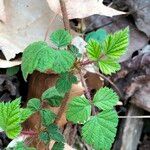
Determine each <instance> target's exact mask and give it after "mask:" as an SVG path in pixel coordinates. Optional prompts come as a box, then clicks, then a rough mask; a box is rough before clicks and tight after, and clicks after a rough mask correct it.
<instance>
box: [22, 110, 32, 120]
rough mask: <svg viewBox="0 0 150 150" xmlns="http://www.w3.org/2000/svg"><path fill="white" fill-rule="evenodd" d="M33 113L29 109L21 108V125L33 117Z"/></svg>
mask: <svg viewBox="0 0 150 150" xmlns="http://www.w3.org/2000/svg"><path fill="white" fill-rule="evenodd" d="M32 113H33V112H32V111H31V110H30V109H29V108H21V109H20V114H21V123H22V122H24V121H26V120H27V119H28V118H29V117H30V116H31V115H32Z"/></svg>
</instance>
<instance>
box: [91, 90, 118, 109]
mask: <svg viewBox="0 0 150 150" xmlns="http://www.w3.org/2000/svg"><path fill="white" fill-rule="evenodd" d="M118 100H119V97H118V95H117V94H116V93H115V92H114V91H113V90H112V89H109V88H107V87H104V88H101V89H100V90H98V91H97V92H96V94H95V96H94V99H93V102H94V105H95V106H97V107H98V108H99V109H102V110H110V109H112V108H113V106H115V105H116V104H117V102H118Z"/></svg>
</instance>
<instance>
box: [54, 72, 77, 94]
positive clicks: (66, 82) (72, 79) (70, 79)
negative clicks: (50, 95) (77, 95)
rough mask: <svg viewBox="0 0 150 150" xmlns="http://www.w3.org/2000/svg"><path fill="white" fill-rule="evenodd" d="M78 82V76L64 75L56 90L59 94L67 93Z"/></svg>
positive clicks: (58, 81) (61, 76)
mask: <svg viewBox="0 0 150 150" xmlns="http://www.w3.org/2000/svg"><path fill="white" fill-rule="evenodd" d="M76 82H77V78H76V76H74V75H73V74H71V73H68V72H66V73H63V74H61V75H60V78H59V79H58V80H57V82H56V89H57V90H58V92H59V93H66V92H68V91H69V90H70V89H71V86H72V84H74V83H76Z"/></svg>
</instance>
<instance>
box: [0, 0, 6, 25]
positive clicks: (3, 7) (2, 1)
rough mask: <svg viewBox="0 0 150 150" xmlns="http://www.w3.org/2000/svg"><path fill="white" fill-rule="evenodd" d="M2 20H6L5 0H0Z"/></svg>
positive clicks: (0, 16) (0, 18) (0, 17)
mask: <svg viewBox="0 0 150 150" xmlns="http://www.w3.org/2000/svg"><path fill="white" fill-rule="evenodd" d="M0 20H1V21H3V22H5V21H6V13H5V6H4V0H0Z"/></svg>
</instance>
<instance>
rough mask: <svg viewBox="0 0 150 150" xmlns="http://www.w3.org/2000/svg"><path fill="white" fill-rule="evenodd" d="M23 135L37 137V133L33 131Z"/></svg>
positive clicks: (25, 132)
mask: <svg viewBox="0 0 150 150" xmlns="http://www.w3.org/2000/svg"><path fill="white" fill-rule="evenodd" d="M21 134H23V135H28V136H36V135H37V133H36V132H34V131H32V130H31V131H21Z"/></svg>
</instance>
